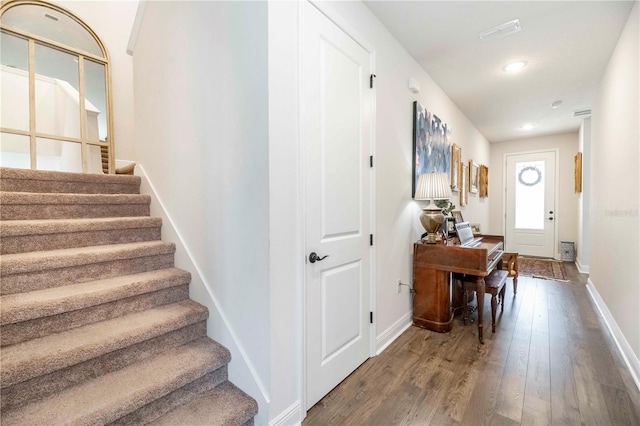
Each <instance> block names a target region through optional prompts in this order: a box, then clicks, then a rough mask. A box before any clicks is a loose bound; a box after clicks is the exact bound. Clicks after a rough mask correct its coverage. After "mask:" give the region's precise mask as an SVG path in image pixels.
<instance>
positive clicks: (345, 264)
mask: <svg viewBox="0 0 640 426" xmlns="http://www.w3.org/2000/svg"><path fill="white" fill-rule="evenodd" d="M370 60H371V58H370V53H369V52H367V51H366V50H365V49H363V48H362V46H360V45H359V44H358V43H356V42H355V41H354V40H353V39H352V38H351V37H350V36H349V35H347V34H346V33H345V32H344V31H343V30H341V29H340V28H339V27H338V26H336V25H335V24H334V23H333V22H331V21H330V20H329V19H328V18H327V17H326V16H324V15H323V14H322V13H320V12H319V11H318V10H317V9H316V8H315V7H313V6H312V5H310V4H309V3H306V2H305V3H304V6H303V49H302V108H303V114H302V115H303V119H302V132H303V141H304V142H303V143H304V158H305V161H304V179H305V246H306V247H305V248H306V256H307V264H306V276H305V288H306V294H305V340H306V342H305V353H306V356H305V383H306V386H305V387H306V389H305V391H306V405H305V408H306V409H309V408H310V407H312V406H313V405H314V404H315V403H316V402H317V401H319V400H320V399H321V398H322V397H323V396H324V395H325V394H327V393H328V392H329V391H330V390H331V389H333V387H335V386H336V385H337V384H338V383H340V381H342V380H343V379H344V378H345V377H347V376H348V375H349V374H350V373H351V372H352V371H353V370H355V369H356V368H357V367H358V366H359V365H360V364H362V363H363V362H364V361H365V360H366V359H367V358H368V357H369V353H370V341H371V324H370V322H369V312H370V306H371V302H370V292H371V271H370V262H371V248H370V245H369V234H370V224H371V217H370V215H371V213H370V196H371V194H370V189H371V172H370V169H369V155H370V151H371V137H372V134H371V120H372V94H371V91H370V88H369V75H370V67H371V65H370ZM312 252H315V253H317V255H318V256H319V257H322V256H328V257H326V258H324V259H323V260H321V261H316V262H314V263H311V262H310V261H309V259H308V256H309V254H310V253H312Z"/></svg>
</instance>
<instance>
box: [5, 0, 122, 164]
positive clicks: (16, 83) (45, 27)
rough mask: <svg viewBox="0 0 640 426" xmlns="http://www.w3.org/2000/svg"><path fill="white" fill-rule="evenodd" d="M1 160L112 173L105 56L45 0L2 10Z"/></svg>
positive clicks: (89, 35) (82, 28)
mask: <svg viewBox="0 0 640 426" xmlns="http://www.w3.org/2000/svg"><path fill="white" fill-rule="evenodd" d="M0 31H1V34H0V37H1V39H0V46H1V48H0V63H1V68H2V74H1V77H0V93H1V111H0V113H1V115H0V132H1V133H0V138H1V140H0V165H2V166H3V167H16V168H27V169H28V168H30V169H38V170H59V171H68V172H84V173H113V172H114V160H113V137H112V135H113V125H112V119H111V90H110V73H109V55H108V53H107V50H106V48H105V47H104V45H103V44H102V42H101V41H100V39H99V38H98V37H97V36H96V34H95V33H94V32H93V31H92V30H91V28H89V27H88V26H87V25H86V24H85V23H84V22H82V20H80V19H79V18H78V17H76V16H74V15H73V14H72V13H71V12H69V11H67V10H65V9H63V8H61V7H59V6H56V5H53V4H50V3H46V2H43V1H29V0H11V1H8V2H3V3H2V8H1V9H0Z"/></svg>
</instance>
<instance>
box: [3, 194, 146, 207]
mask: <svg viewBox="0 0 640 426" xmlns="http://www.w3.org/2000/svg"><path fill="white" fill-rule="evenodd" d="M0 199H1V200H2V204H4V205H7V206H18V205H19V206H25V205H26V206H37V205H98V204H110V205H111V204H113V205H126V204H150V203H151V196H150V195H143V194H84V193H67V192H17V191H16V192H10V191H0Z"/></svg>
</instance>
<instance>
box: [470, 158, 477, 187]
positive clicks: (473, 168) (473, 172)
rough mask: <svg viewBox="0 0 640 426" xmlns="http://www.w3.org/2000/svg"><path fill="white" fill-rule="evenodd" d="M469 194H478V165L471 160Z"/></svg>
mask: <svg viewBox="0 0 640 426" xmlns="http://www.w3.org/2000/svg"><path fill="white" fill-rule="evenodd" d="M469 192H470V193H472V194H477V193H478V165H477V164H476V163H474V162H473V160H469Z"/></svg>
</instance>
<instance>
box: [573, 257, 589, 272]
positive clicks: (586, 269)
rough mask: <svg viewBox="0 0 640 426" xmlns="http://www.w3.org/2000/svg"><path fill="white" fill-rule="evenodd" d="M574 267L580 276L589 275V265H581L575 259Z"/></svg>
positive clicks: (578, 260)
mask: <svg viewBox="0 0 640 426" xmlns="http://www.w3.org/2000/svg"><path fill="white" fill-rule="evenodd" d="M576 267H577V268H578V272H580V273H581V274H588V273H589V265H583V264H582V262H580V259H578V258H576Z"/></svg>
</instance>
